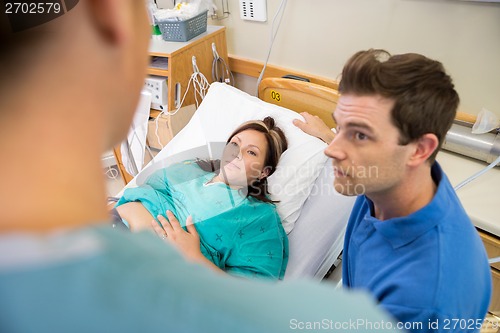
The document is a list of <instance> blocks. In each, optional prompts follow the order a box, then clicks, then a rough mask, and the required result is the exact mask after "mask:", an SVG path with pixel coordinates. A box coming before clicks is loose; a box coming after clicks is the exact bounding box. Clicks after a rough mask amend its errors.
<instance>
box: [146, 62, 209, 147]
mask: <svg viewBox="0 0 500 333" xmlns="http://www.w3.org/2000/svg"><path fill="white" fill-rule="evenodd" d="M192 62H193V74H191V76H190V77H189V81H188V85H187V88H186V91H185V92H184V96H182V100H181V102H180V103H179V106H178V107H177V109H176V110H175V111H172V112H170V111H165V110H163V111H161V112H160V114H158V116H157V117H156V119H155V135H156V139H157V141H158V144H159V145H160V147H161V148H162V149H163V144H162V143H161V140H160V135H159V134H158V122H159V119H160V116H161V115H162V114H167V115H169V116H173V115H175V114H176V113H177V112H178V111H179V110H180V108H181V107H182V105H183V104H184V100H185V99H186V95H187V93H188V91H189V88H190V87H191V83H193V89H194V100H195V102H196V108H198V106H199V104H200V102H199V101H198V97H199V98H201V100H203V99H204V98H205V95H206V94H207V91H208V88H209V87H210V83H209V82H208V80H207V78H206V77H205V75H203V73H202V72H200V70H199V69H198V65H197V64H196V57H195V56H193V58H192Z"/></svg>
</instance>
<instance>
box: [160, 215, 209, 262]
mask: <svg viewBox="0 0 500 333" xmlns="http://www.w3.org/2000/svg"><path fill="white" fill-rule="evenodd" d="M167 217H168V220H167V219H166V218H165V217H163V216H162V215H158V221H160V223H161V225H162V226H163V228H162V227H160V225H158V223H157V222H156V221H155V220H153V221H151V225H152V227H153V229H154V231H155V232H156V234H157V235H158V236H160V238H162V239H163V240H165V241H166V242H169V243H170V244H173V245H174V246H175V247H176V248H177V249H179V251H180V252H181V253H182V254H183V255H184V256H185V257H186V258H187V259H189V260H191V261H196V262H199V261H201V260H202V259H203V258H205V257H204V256H203V254H202V253H201V250H200V236H199V235H198V232H197V231H196V227H195V226H194V224H193V218H192V217H191V216H188V218H187V220H186V228H187V231H185V230H184V229H183V228H182V227H181V225H180V223H179V221H178V220H177V218H176V217H175V216H174V214H173V213H172V212H171V211H169V210H167Z"/></svg>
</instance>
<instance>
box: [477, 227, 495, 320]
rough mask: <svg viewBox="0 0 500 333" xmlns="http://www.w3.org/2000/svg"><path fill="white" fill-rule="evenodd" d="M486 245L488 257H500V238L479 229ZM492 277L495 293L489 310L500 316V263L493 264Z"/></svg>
mask: <svg viewBox="0 0 500 333" xmlns="http://www.w3.org/2000/svg"><path fill="white" fill-rule="evenodd" d="M479 235H480V236H481V239H482V240H483V244H484V247H485V249H486V252H487V253H488V258H490V259H492V258H496V257H500V239H499V237H497V236H494V235H492V234H489V233H486V232H483V231H479ZM491 277H492V281H493V293H492V295H491V302H490V308H489V311H490V312H491V313H493V314H495V315H497V316H500V263H495V264H491Z"/></svg>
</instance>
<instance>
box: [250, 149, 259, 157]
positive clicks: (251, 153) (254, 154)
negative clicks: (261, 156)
mask: <svg viewBox="0 0 500 333" xmlns="http://www.w3.org/2000/svg"><path fill="white" fill-rule="evenodd" d="M248 153H249V154H250V155H252V156H257V154H256V153H255V152H254V151H252V150H249V151H248Z"/></svg>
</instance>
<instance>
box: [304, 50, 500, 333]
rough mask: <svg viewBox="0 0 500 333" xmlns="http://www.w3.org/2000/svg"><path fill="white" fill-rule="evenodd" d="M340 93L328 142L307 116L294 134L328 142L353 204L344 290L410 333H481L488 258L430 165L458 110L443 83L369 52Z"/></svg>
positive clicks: (420, 68)
mask: <svg viewBox="0 0 500 333" xmlns="http://www.w3.org/2000/svg"><path fill="white" fill-rule="evenodd" d="M339 91H340V93H341V97H340V99H339V101H338V105H337V108H336V110H335V112H334V118H335V121H336V123H337V125H338V127H337V128H336V134H335V135H334V133H333V132H332V131H330V130H329V129H328V128H326V127H325V125H324V124H321V122H320V121H319V119H317V118H315V117H312V116H310V115H308V114H305V115H304V116H305V118H306V122H305V123H304V122H296V125H297V126H298V127H300V128H302V129H303V130H304V131H305V132H307V133H310V134H312V135H316V136H318V137H320V138H321V139H323V140H324V141H325V142H327V143H329V146H328V148H327V149H326V150H325V154H326V155H327V156H329V157H331V158H332V160H333V168H334V172H335V181H334V186H335V188H336V190H337V191H338V192H340V193H342V194H344V195H358V198H357V201H356V203H355V205H354V208H353V211H352V214H351V217H350V219H349V223H348V226H347V231H346V236H345V243H344V254H343V258H344V260H343V266H342V270H343V271H342V275H343V283H344V286H346V287H349V288H360V289H365V290H369V291H370V292H371V293H372V294H373V295H374V296H375V297H376V298H377V299H378V301H379V302H380V304H381V305H382V307H384V308H385V309H387V310H388V311H389V312H390V313H392V315H393V316H394V317H395V318H396V319H397V320H399V321H402V322H405V323H408V324H409V325H410V326H407V327H410V328H411V329H412V330H413V331H418V332H427V331H446V332H450V331H458V330H460V331H471V332H472V331H479V329H480V327H481V322H482V319H483V318H484V315H485V314H486V311H487V309H488V304H489V300H490V296H491V277H490V270H489V266H488V262H487V257H486V253H485V250H484V247H483V244H482V242H481V240H480V238H479V236H478V234H477V232H476V230H475V228H474V226H473V225H472V223H471V221H470V219H469V218H468V216H467V214H466V212H465V211H464V209H463V207H462V205H461V204H460V201H459V199H458V198H457V196H456V194H455V192H454V190H453V188H452V186H451V185H450V182H449V180H448V178H447V177H446V175H445V174H444V173H443V171H442V170H441V167H440V166H439V164H438V163H437V162H436V161H435V157H436V154H437V152H438V150H439V148H440V146H441V144H442V142H443V140H444V138H445V135H446V132H447V131H448V130H449V128H450V126H451V124H452V122H453V119H454V117H455V114H456V109H457V107H458V103H459V97H458V94H457V92H456V91H455V89H454V86H453V83H452V80H451V78H450V77H449V76H448V75H447V74H446V73H445V71H444V68H443V66H442V65H441V63H439V62H437V61H434V60H431V59H428V58H426V57H424V56H422V55H418V54H403V55H395V56H391V55H390V54H388V53H387V52H386V51H383V50H368V51H362V52H358V53H356V54H355V55H354V56H352V57H351V59H350V60H349V61H348V62H347V64H346V65H345V67H344V69H343V72H342V78H341V81H340V86H339ZM457 323H458V325H457Z"/></svg>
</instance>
